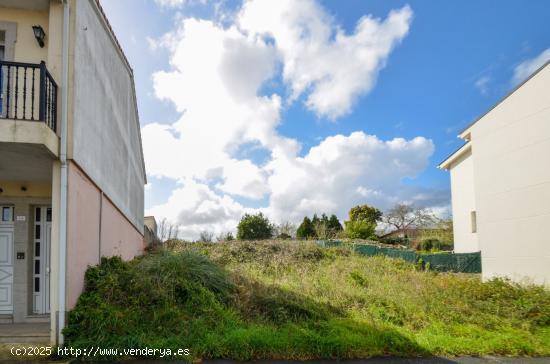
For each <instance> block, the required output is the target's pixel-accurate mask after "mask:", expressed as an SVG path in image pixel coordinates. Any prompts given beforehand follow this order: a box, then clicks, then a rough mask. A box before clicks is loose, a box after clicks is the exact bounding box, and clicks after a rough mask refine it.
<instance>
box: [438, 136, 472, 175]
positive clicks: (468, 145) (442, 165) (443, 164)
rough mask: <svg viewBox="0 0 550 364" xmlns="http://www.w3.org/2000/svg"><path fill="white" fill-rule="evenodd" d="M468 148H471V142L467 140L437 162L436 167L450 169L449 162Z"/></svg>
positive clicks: (468, 149)
mask: <svg viewBox="0 0 550 364" xmlns="http://www.w3.org/2000/svg"><path fill="white" fill-rule="evenodd" d="M470 150H472V143H470V142H467V143H465V144H463V145H462V146H461V147H460V148H458V149H457V150H455V151H454V152H453V153H451V155H449V156H448V157H447V158H446V159H445V160H444V161H442V162H441V163H439V165H438V166H437V168H439V169H445V170H450V169H451V164H452V163H453V162H454V161H456V160H457V159H458V158H460V157H461V156H463V155H464V154H465V153H466V152H468V151H470Z"/></svg>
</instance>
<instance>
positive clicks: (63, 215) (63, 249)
mask: <svg viewBox="0 0 550 364" xmlns="http://www.w3.org/2000/svg"><path fill="white" fill-rule="evenodd" d="M62 1H63V44H62V47H63V48H62V67H63V69H62V81H61V130H60V132H61V148H60V149H61V151H60V153H59V154H60V158H59V159H60V162H61V178H60V179H61V191H60V201H59V298H58V312H57V320H58V323H57V345H59V346H63V343H64V337H63V332H62V331H63V328H64V327H65V315H66V312H65V311H66V299H67V298H66V272H67V186H68V184H67V179H68V177H67V117H68V95H69V94H68V86H69V3H68V0H62Z"/></svg>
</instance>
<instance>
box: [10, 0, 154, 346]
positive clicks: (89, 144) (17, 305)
mask: <svg viewBox="0 0 550 364" xmlns="http://www.w3.org/2000/svg"><path fill="white" fill-rule="evenodd" d="M145 183H146V176H145V167H144V161H143V153H142V147H141V136H140V126H139V118H138V112H137V105H136V96H135V90H134V80H133V72H132V69H131V67H130V65H129V63H128V60H127V59H126V57H125V55H124V53H123V51H122V49H121V47H120V45H119V43H118V41H117V39H116V36H115V34H114V33H113V30H112V29H111V27H110V25H109V22H108V20H107V18H106V17H105V14H104V13H103V11H102V9H101V6H100V4H99V2H98V1H96V0H17V1H13V0H0V325H18V324H19V325H21V324H23V325H24V324H25V323H37V322H41V323H42V324H41V325H43V326H44V327H47V328H48V331H49V337H50V342H51V343H59V344H61V343H62V341H63V337H62V334H61V329H62V328H63V326H64V325H65V315H66V312H67V311H69V310H70V309H71V308H72V307H74V305H75V304H76V301H77V299H78V297H79V295H80V293H81V291H82V289H83V283H84V272H85V270H86V268H87V267H88V266H89V265H95V264H97V263H98V262H99V261H100V258H101V257H102V256H112V255H119V256H122V257H123V258H125V259H130V258H132V257H134V256H136V255H139V254H141V253H142V251H143V248H144V238H143V233H144V217H143V191H144V184H145Z"/></svg>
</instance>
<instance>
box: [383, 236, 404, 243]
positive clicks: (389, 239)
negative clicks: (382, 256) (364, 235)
mask: <svg viewBox="0 0 550 364" xmlns="http://www.w3.org/2000/svg"><path fill="white" fill-rule="evenodd" d="M380 242H381V243H383V244H390V245H396V244H399V245H409V239H408V238H401V237H397V236H389V237H387V238H382V239H380Z"/></svg>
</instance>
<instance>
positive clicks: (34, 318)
mask: <svg viewBox="0 0 550 364" xmlns="http://www.w3.org/2000/svg"><path fill="white" fill-rule="evenodd" d="M25 322H28V323H35V322H36V323H49V322H50V315H29V316H26V317H25Z"/></svg>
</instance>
